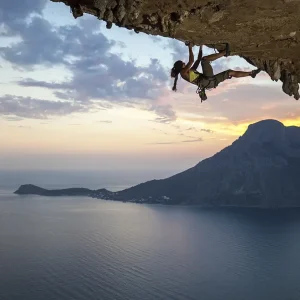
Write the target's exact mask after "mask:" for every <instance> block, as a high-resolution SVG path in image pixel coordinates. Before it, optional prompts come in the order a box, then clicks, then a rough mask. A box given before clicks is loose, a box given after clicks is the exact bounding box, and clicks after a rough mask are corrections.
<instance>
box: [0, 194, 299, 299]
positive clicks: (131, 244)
mask: <svg viewBox="0 0 300 300" xmlns="http://www.w3.org/2000/svg"><path fill="white" fill-rule="evenodd" d="M0 299H1V300H14V299H22V300H29V299H30V300H31V299H43V300H47V299H49V300H50V299H55V300H57V299H58V300H66V299H72V300H73V299H74V300H75V299H104V300H105V299H109V300H110V299H120V300H121V299H122V300H123V299H130V300H140V299H142V300H150V299H151V300H152V299H164V300H168V299H178V300H179V299H180V300H181V299H182V300H192V299H195V300H198V299H209V300H214V299H218V300H219V299H222V300H223V299H230V300H235V299H237V300H241V299H245V300H253V299H275V300H276V299H278V300H279V299H280V300H281V299H287V300H292V299H294V300H298V299H300V211H299V210H285V211H281V212H280V211H273V212H264V211H260V210H239V209H231V210H208V209H199V208H192V207H189V208H188V207H175V206H173V207H164V206H158V205H138V204H130V203H118V202H106V201H101V200H97V199H90V198H68V197H65V198H47V197H38V196H22V197H19V196H15V195H11V194H10V192H9V188H7V189H2V192H1V195H0Z"/></svg>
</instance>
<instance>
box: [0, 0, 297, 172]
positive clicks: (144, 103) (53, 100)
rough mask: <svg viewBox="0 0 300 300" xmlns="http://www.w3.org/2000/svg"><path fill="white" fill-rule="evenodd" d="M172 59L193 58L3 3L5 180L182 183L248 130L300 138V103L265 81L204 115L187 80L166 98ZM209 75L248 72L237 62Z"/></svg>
mask: <svg viewBox="0 0 300 300" xmlns="http://www.w3.org/2000/svg"><path fill="white" fill-rule="evenodd" d="M197 51H198V48H197V47H194V54H195V55H197ZM211 53H213V50H212V49H209V48H204V54H205V55H207V54H211ZM178 59H181V60H183V61H186V60H187V59H188V49H187V47H186V46H185V45H184V44H183V43H182V42H179V41H176V40H174V39H170V38H161V37H157V36H151V35H146V34H143V33H139V34H137V33H135V32H134V31H129V30H127V29H122V28H119V27H117V26H113V27H112V29H110V30H108V29H106V28H105V23H104V22H102V21H99V20H97V19H96V18H95V17H93V16H90V15H84V17H82V18H78V19H76V20H75V19H74V18H73V16H72V14H71V13H70V9H69V7H67V6H65V5H64V4H62V3H53V2H51V1H49V0H14V1H0V128H1V130H0V170H26V169H32V170H127V169H128V170H144V169H151V170H154V169H155V170H170V172H171V171H172V172H174V171H181V170H184V169H187V168H190V167H192V166H194V165H195V164H197V163H198V162H199V161H201V160H202V159H205V158H207V157H210V156H212V155H213V154H215V153H216V152H218V151H220V150H221V149H223V148H224V147H226V146H228V145H230V144H231V143H232V142H233V141H234V140H235V139H237V138H238V137H239V136H240V135H242V134H243V133H244V131H245V130H246V129H247V126H248V125H249V124H251V123H254V122H257V121H259V120H263V119H269V118H272V119H277V120H280V121H281V122H283V123H284V124H285V125H297V126H300V106H299V105H300V103H298V102H297V101H295V100H294V99H293V98H291V97H289V96H287V95H286V94H284V93H283V92H282V90H281V84H280V83H279V82H272V81H271V80H270V78H269V76H268V75H267V74H266V73H264V72H261V73H260V74H259V75H258V76H257V78H256V79H252V78H251V77H247V78H239V79H231V80H227V81H225V82H223V83H221V84H220V85H219V86H218V88H217V89H213V90H211V91H208V92H207V96H208V101H205V102H203V103H201V101H200V99H199V97H198V95H197V94H196V86H193V85H191V84H188V83H187V82H185V81H184V80H183V79H179V80H178V85H177V88H178V91H177V92H176V93H175V92H173V91H172V89H171V88H172V85H173V80H172V79H171V78H170V76H169V73H170V69H171V67H172V66H173V63H174V62H175V61H176V60H178ZM212 66H213V68H214V72H215V73H219V72H221V71H224V70H226V69H229V68H230V69H236V70H245V71H249V70H252V69H254V67H253V66H251V65H249V64H248V63H247V62H246V61H244V60H243V59H242V58H239V57H237V56H233V57H228V58H221V59H219V60H217V61H216V62H214V63H213V64H212ZM200 71H201V67H200Z"/></svg>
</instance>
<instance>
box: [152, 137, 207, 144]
mask: <svg viewBox="0 0 300 300" xmlns="http://www.w3.org/2000/svg"><path fill="white" fill-rule="evenodd" d="M202 141H203V139H202V138H197V139H191V140H184V141H178V142H177V141H172V142H171V141H168V142H155V143H149V144H151V145H178V144H184V143H198V142H202Z"/></svg>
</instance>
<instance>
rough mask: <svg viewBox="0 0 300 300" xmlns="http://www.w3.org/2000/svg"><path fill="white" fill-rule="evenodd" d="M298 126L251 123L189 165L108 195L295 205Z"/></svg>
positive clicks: (298, 198)
mask: <svg viewBox="0 0 300 300" xmlns="http://www.w3.org/2000/svg"><path fill="white" fill-rule="evenodd" d="M299 178H300V128H299V127H295V126H291V127H285V126H284V125H283V124H282V123H280V122H278V121H275V120H265V121H261V122H258V123H256V124H252V125H250V126H249V127H248V129H247V131H246V132H245V134H244V135H243V136H241V137H240V138H239V139H238V140H236V141H235V142H234V143H233V144H232V145H231V146H229V147H227V148H225V149H223V150H222V151H220V152H219V153H217V154H215V155H214V156H212V157H210V158H208V159H206V160H203V161H201V162H200V163H198V164H197V165H196V166H195V167H193V168H191V169H189V170H186V171H184V172H182V173H180V174H177V175H175V176H172V177H170V178H167V179H163V180H153V181H150V182H146V183H143V184H139V185H137V186H135V187H132V188H129V189H126V190H124V191H121V192H119V193H118V195H113V196H114V197H113V198H114V199H116V200H121V199H125V200H127V201H128V200H129V201H132V200H133V201H139V202H140V201H142V202H162V203H166V204H178V203H181V204H190V205H205V206H212V205H213V206H219V205H222V206H223V205H235V206H260V207H278V206H280V207H281V206H300V185H299Z"/></svg>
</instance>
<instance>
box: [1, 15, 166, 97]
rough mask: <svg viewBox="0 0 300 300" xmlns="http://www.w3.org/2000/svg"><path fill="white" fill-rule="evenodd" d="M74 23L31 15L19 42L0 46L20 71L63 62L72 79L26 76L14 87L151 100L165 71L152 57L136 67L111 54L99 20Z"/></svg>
mask: <svg viewBox="0 0 300 300" xmlns="http://www.w3.org/2000/svg"><path fill="white" fill-rule="evenodd" d="M78 24H79V25H78V26H71V25H68V26H60V27H54V26H52V25H51V24H50V23H49V22H48V21H47V20H45V19H43V18H41V17H39V16H34V17H32V18H31V20H30V21H29V22H28V23H24V24H23V27H22V28H20V29H19V35H20V37H21V41H19V42H17V43H14V44H13V45H11V46H7V47H2V48H0V55H1V57H2V58H3V59H5V60H7V61H9V62H10V63H12V64H13V65H15V66H17V67H18V68H22V69H24V70H27V69H30V68H34V67H36V66H40V65H45V66H49V65H51V66H53V65H59V64H63V65H64V66H65V67H66V68H67V69H68V70H69V71H70V72H71V74H72V76H71V80H70V81H66V82H62V83H55V82H46V81H40V80H33V79H30V78H26V79H24V80H22V81H20V82H18V84H19V85H21V86H24V87H42V88H47V89H52V90H53V92H54V94H55V96H56V97H58V98H60V99H63V100H66V99H74V100H77V101H88V100H89V99H108V100H110V101H119V102H121V101H129V102H131V101H132V99H134V98H142V99H150V100H153V99H156V98H157V97H158V96H159V95H160V93H161V91H162V89H163V88H164V87H165V86H166V84H167V81H168V76H167V72H166V70H165V69H164V68H163V67H162V65H161V64H160V62H159V61H158V60H157V59H152V60H151V61H150V63H149V64H148V65H147V66H143V67H138V66H137V65H136V63H135V61H134V60H131V61H125V60H123V59H122V58H121V57H120V56H119V55H117V54H114V53H111V50H112V47H114V46H115V45H116V44H117V43H116V42H115V41H113V40H109V39H108V38H107V37H105V36H104V35H103V34H102V33H101V32H100V26H99V21H98V20H96V19H95V18H93V19H88V20H86V19H83V20H81V21H79V23H78Z"/></svg>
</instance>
